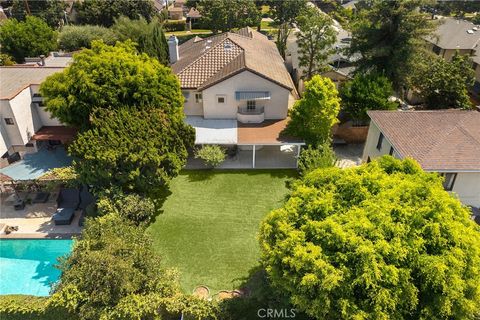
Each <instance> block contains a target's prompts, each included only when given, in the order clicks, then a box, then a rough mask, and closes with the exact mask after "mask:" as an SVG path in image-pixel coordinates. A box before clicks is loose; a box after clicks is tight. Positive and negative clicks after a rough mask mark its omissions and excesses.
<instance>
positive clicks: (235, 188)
mask: <svg viewBox="0 0 480 320" xmlns="http://www.w3.org/2000/svg"><path fill="white" fill-rule="evenodd" d="M295 174H296V173H295V171H292V170H272V171H252V170H250V171H208V170H202V171H184V172H182V174H180V176H179V177H177V178H175V179H174V180H173V181H172V183H171V186H170V191H171V194H170V195H169V196H168V198H167V199H166V201H165V203H164V204H163V207H162V211H163V213H161V214H160V215H159V216H157V219H156V221H155V222H154V223H153V224H152V225H151V226H150V227H149V229H148V231H149V232H150V233H151V234H152V237H153V239H154V247H155V248H156V250H158V252H159V253H160V254H161V255H162V256H163V260H164V262H165V265H166V266H170V267H176V268H177V269H178V270H179V271H180V282H181V285H182V287H183V289H184V290H185V291H186V292H191V291H192V290H193V288H195V287H196V286H197V285H201V284H203V285H207V286H208V287H209V288H210V290H211V293H216V292H217V291H218V290H222V289H234V288H237V287H238V285H239V284H240V283H241V282H242V280H243V278H245V277H247V275H248V272H249V270H250V269H252V268H253V267H254V266H256V265H258V260H259V248H258V241H257V232H258V228H259V224H260V221H261V220H262V218H263V217H264V216H265V215H266V214H267V213H268V212H269V211H270V210H272V209H274V208H278V207H279V206H281V204H282V201H283V199H284V196H285V194H286V192H287V188H286V186H285V182H286V180H287V179H288V178H291V177H294V176H295Z"/></svg>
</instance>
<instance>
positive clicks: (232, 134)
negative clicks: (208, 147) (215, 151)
mask: <svg viewBox="0 0 480 320" xmlns="http://www.w3.org/2000/svg"><path fill="white" fill-rule="evenodd" d="M186 122H187V123H188V124H189V125H191V126H192V127H194V128H195V144H237V120H231V119H204V118H203V117H197V116H189V117H187V119H186Z"/></svg>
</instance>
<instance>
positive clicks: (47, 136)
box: [32, 126, 77, 142]
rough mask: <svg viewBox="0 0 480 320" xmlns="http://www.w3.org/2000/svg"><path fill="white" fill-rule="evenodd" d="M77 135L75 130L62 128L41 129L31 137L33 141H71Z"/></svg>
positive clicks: (46, 127) (47, 127)
mask: <svg viewBox="0 0 480 320" xmlns="http://www.w3.org/2000/svg"><path fill="white" fill-rule="evenodd" d="M76 134H77V129H75V128H71V127H64V126H45V127H41V128H40V130H38V131H37V132H36V133H35V134H34V135H33V137H32V139H33V140H60V141H62V142H65V141H71V140H73V138H74V137H75V135H76Z"/></svg>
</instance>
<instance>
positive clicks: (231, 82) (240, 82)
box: [203, 71, 294, 119]
mask: <svg viewBox="0 0 480 320" xmlns="http://www.w3.org/2000/svg"><path fill="white" fill-rule="evenodd" d="M235 91H269V92H270V96H271V99H270V100H263V101H260V100H259V101H257V106H259V107H261V106H263V107H265V119H284V118H286V117H287V112H288V108H289V106H290V105H291V104H292V103H293V101H294V99H292V98H291V97H290V96H291V94H290V91H289V90H287V89H285V88H283V87H281V86H279V85H277V84H275V83H273V82H271V81H269V80H267V79H265V78H262V77H260V76H257V75H256V74H254V73H252V72H249V71H243V72H242V73H239V74H237V75H235V76H233V77H231V78H228V79H226V80H224V81H222V82H220V83H218V84H216V85H214V86H212V87H209V88H207V89H205V90H204V91H203V115H204V117H205V118H206V119H236V118H237V108H238V106H246V101H237V100H235ZM218 95H222V96H225V99H226V101H225V103H224V104H218V103H217V96H218Z"/></svg>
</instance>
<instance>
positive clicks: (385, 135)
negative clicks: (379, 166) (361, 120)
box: [363, 110, 480, 207]
mask: <svg viewBox="0 0 480 320" xmlns="http://www.w3.org/2000/svg"><path fill="white" fill-rule="evenodd" d="M368 115H369V116H370V119H371V122H370V128H369V131H368V138H367V141H366V144H365V149H364V152H363V161H366V162H368V161H370V160H373V159H374V158H377V157H379V156H382V155H385V154H390V155H392V156H394V157H396V158H399V159H403V158H413V159H415V160H416V161H418V163H419V164H420V165H421V166H422V168H423V169H424V170H425V171H429V172H438V173H439V174H441V175H442V176H443V177H444V179H445V180H444V187H445V189H446V190H447V191H450V192H452V193H454V194H456V195H457V196H458V197H459V199H460V200H461V201H462V202H463V203H464V204H466V205H470V206H474V207H480V112H479V111H476V110H436V111H368Z"/></svg>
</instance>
